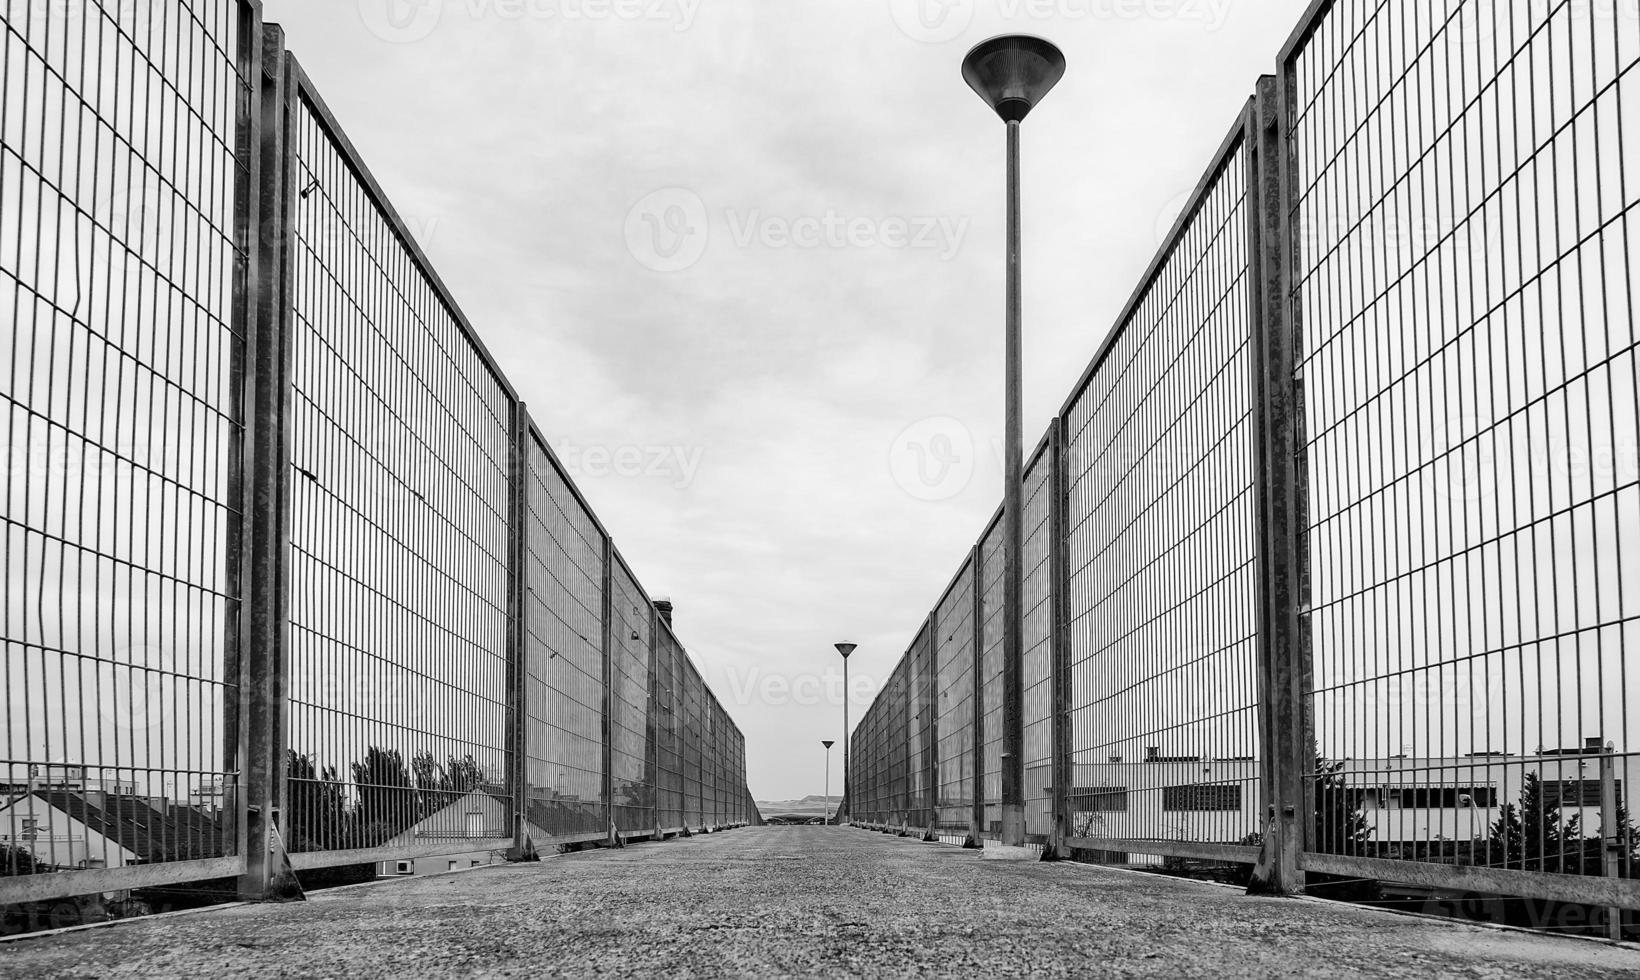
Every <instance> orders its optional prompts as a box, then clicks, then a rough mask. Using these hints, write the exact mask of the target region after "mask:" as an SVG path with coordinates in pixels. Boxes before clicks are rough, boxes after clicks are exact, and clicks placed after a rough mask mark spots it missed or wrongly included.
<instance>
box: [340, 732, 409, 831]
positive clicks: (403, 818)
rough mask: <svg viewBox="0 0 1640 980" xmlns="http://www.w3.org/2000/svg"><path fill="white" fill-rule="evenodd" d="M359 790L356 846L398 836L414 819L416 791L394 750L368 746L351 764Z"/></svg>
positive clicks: (401, 760)
mask: <svg viewBox="0 0 1640 980" xmlns="http://www.w3.org/2000/svg"><path fill="white" fill-rule="evenodd" d="M352 770H353V785H354V786H356V787H358V790H359V813H358V821H359V832H358V838H359V845H360V846H361V847H373V846H375V845H378V844H381V843H383V842H384V841H387V840H389V839H391V838H393V837H396V836H398V835H399V834H400V833H401V832H403V831H404V830H405V829H406V828H408V827H410V826H411V825H413V824H414V823H415V822H416V820H417V819H418V817H417V814H416V790H415V785H414V784H413V783H412V782H411V779H410V772H409V770H408V769H406V768H405V765H404V756H403V755H401V754H400V753H399V750H398V749H384V748H382V747H381V746H378V745H372V746H371V747H370V749H369V751H367V752H366V753H365V757H364V759H363V760H362V761H359V762H355V763H353V764H352Z"/></svg>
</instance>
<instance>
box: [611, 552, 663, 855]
mask: <svg viewBox="0 0 1640 980" xmlns="http://www.w3.org/2000/svg"><path fill="white" fill-rule="evenodd" d="M611 576H612V581H613V589H612V591H611V595H610V608H611V610H612V616H611V619H610V629H611V631H612V635H611V646H610V649H611V651H613V652H612V656H611V662H610V680H611V683H612V684H613V687H612V688H611V690H610V698H609V703H610V719H609V723H610V735H611V738H612V739H613V742H612V744H611V746H610V778H611V779H612V781H613V783H612V785H613V787H614V797H613V799H612V800H611V804H612V806H613V807H614V814H615V826H616V827H617V828H618V829H620V830H652V829H654V826H655V787H654V771H653V767H652V764H651V758H650V751H649V739H650V735H649V731H648V727H649V726H648V716H649V671H650V646H649V643H650V622H649V620H650V613H649V609H650V606H649V597H648V596H646V595H644V593H643V590H642V589H641V588H639V587H638V583H637V581H636V580H635V579H634V578H633V577H632V573H631V572H629V571H627V568H626V565H625V564H623V563H617V564H616V565H615V567H614V569H613V570H612V571H611Z"/></svg>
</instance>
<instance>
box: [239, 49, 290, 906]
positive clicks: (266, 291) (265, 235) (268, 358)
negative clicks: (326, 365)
mask: <svg viewBox="0 0 1640 980" xmlns="http://www.w3.org/2000/svg"><path fill="white" fill-rule="evenodd" d="M258 26H261V25H258ZM257 33H258V35H259V38H260V41H259V42H258V41H257V40H255V39H253V41H252V43H253V44H256V43H260V45H261V61H260V64H259V65H257V66H256V68H257V71H256V75H255V77H254V79H253V84H255V85H257V86H258V87H259V89H260V91H259V93H258V94H257V95H256V96H255V98H256V99H258V101H259V103H260V104H259V106H258V107H257V110H256V112H257V118H256V120H255V122H254V125H255V126H256V127H257V128H258V130H259V131H258V132H257V133H256V135H255V142H256V143H257V157H258V162H257V165H256V166H255V167H253V168H252V171H251V175H252V181H253V182H254V183H253V186H254V189H255V190H254V193H255V196H256V200H255V204H254V206H255V208H256V228H257V239H258V241H257V244H256V246H255V248H254V250H253V252H252V253H251V254H253V255H254V256H255V266H254V272H253V275H252V279H251V283H252V285H251V289H252V290H253V292H252V296H253V298H254V299H253V301H254V304H255V311H254V314H253V315H252V317H251V322H250V323H249V324H248V325H247V326H248V338H247V350H248V364H247V367H248V372H247V374H246V375H245V376H244V377H243V379H242V380H243V381H244V383H245V387H244V389H243V392H244V393H243V397H244V398H245V399H246V401H247V403H248V409H247V411H246V412H245V429H244V435H243V437H242V438H243V440H244V447H243V452H242V455H241V457H240V465H241V466H243V468H244V491H245V493H244V498H243V499H244V512H243V518H242V520H243V525H242V527H243V530H242V531H241V534H242V535H243V541H244V555H243V564H242V566H241V567H242V568H243V573H242V574H243V577H242V579H241V581H243V582H245V583H247V584H248V585H249V587H248V588H246V589H245V591H244V594H243V596H244V597H243V603H244V606H243V608H244V611H243V613H242V614H241V623H242V625H241V628H242V631H243V632H242V633H241V641H240V642H241V644H242V648H241V649H242V652H241V656H240V663H239V670H240V674H239V697H240V706H239V712H238V714H239V717H238V738H239V746H238V749H239V752H238V768H239V772H240V792H239V799H238V801H237V805H238V813H237V819H238V821H239V824H240V826H241V827H242V828H243V832H244V835H245V836H244V841H245V851H244V858H245V864H244V874H243V875H242V876H241V877H240V880H239V894H240V897H241V898H244V899H246V900H249V901H265V900H269V899H278V898H284V897H290V896H292V895H294V894H298V893H299V886H298V885H297V883H296V880H295V875H294V873H292V872H291V871H290V868H289V861H288V859H287V858H286V855H285V844H284V841H283V838H282V837H281V834H280V824H279V821H280V815H281V814H282V813H284V810H285V803H286V799H285V797H286V781H285V774H286V773H285V770H286V763H285V747H286V742H287V727H288V726H287V712H288V710H289V702H288V697H287V691H288V685H289V677H288V671H289V657H288V655H287V654H288V650H287V644H288V640H289V623H290V580H289V575H288V569H287V567H286V560H287V550H288V544H289V541H290V528H291V523H290V522H291V509H290V493H289V488H288V486H287V480H288V473H289V461H290V432H289V425H288V410H289V399H290V373H291V362H290V358H291V343H290V317H291V309H292V305H291V295H290V289H291V274H290V272H291V270H290V260H291V255H290V250H291V239H292V228H293V223H294V217H295V208H294V204H295V195H294V194H292V193H291V173H292V160H293V154H292V152H291V146H290V142H289V138H288V137H289V126H290V118H291V101H292V98H293V93H294V84H293V78H292V72H291V69H290V64H289V60H288V58H287V56H286V54H285V37H284V32H283V31H282V30H281V29H280V28H279V27H277V26H275V25H271V24H270V25H265V26H261V30H260V31H259V32H257Z"/></svg>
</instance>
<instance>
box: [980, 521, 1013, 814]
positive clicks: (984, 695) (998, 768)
mask: <svg viewBox="0 0 1640 980" xmlns="http://www.w3.org/2000/svg"><path fill="white" fill-rule="evenodd" d="M1003 532H1004V528H1003V525H1002V523H1001V522H1000V521H999V522H997V523H996V524H993V525H992V526H991V529H990V530H989V531H988V532H986V535H985V537H984V538H983V539H981V541H980V578H981V580H982V581H983V582H984V588H983V589H982V591H981V595H980V602H981V605H980V624H981V625H980V662H979V674H980V679H979V685H980V686H979V698H980V711H981V721H980V725H981V734H982V735H983V736H984V743H983V745H982V747H981V753H980V764H981V769H980V782H979V791H980V794H981V795H980V799H981V801H982V803H983V804H984V807H985V809H984V820H983V822H982V823H981V826H980V831H981V832H982V833H985V834H991V835H995V834H1000V833H1002V741H1003V733H1002V701H1003V694H1002V634H1003V625H1004V620H1003V609H1002V605H1003V599H1004V597H1003V585H1004V584H1005V582H1004V578H1005V576H1004V573H1005V572H1006V570H1007V566H1006V558H1005V556H1004V552H1003V539H1004V537H1005V535H1004V533H1003Z"/></svg>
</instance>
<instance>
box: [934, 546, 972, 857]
mask: <svg viewBox="0 0 1640 980" xmlns="http://www.w3.org/2000/svg"><path fill="white" fill-rule="evenodd" d="M934 623H935V626H936V627H937V632H936V635H935V657H934V659H935V668H936V669H935V683H934V688H935V694H934V697H935V701H936V704H937V706H938V713H937V725H938V734H937V737H938V743H937V745H936V750H935V760H936V772H937V776H936V786H935V792H936V808H937V812H936V814H935V820H936V822H937V825H938V828H939V829H940V830H943V831H946V832H947V833H967V832H968V830H969V828H970V825H971V824H972V822H973V816H974V563H973V562H972V561H969V562H968V563H967V564H965V565H963V568H962V573H961V574H959V575H958V576H957V580H956V582H955V583H953V584H952V586H951V590H950V591H949V592H948V593H946V596H945V599H944V600H943V601H941V603H940V605H939V608H938V609H937V610H936V611H935V613H934Z"/></svg>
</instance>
